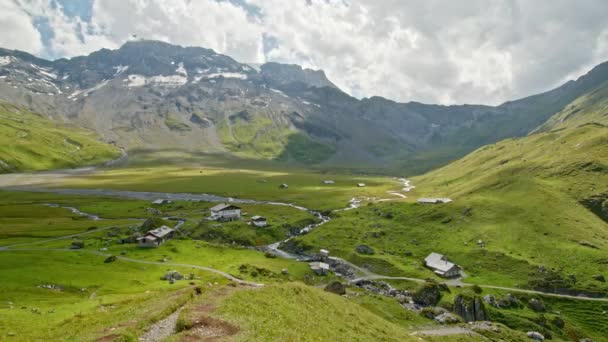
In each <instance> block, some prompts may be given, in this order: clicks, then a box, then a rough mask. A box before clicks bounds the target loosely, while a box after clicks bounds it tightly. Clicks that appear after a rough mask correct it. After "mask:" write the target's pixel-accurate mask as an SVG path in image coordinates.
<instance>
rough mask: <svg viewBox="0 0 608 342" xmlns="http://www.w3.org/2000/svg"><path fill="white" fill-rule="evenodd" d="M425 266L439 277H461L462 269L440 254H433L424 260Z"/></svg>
mask: <svg viewBox="0 0 608 342" xmlns="http://www.w3.org/2000/svg"><path fill="white" fill-rule="evenodd" d="M424 265H425V266H426V267H428V268H430V269H431V270H433V271H434V272H435V274H437V275H438V276H441V277H444V278H451V277H457V276H459V275H460V267H459V266H458V265H456V264H454V263H451V262H449V261H448V259H447V258H446V257H445V256H443V255H441V254H439V253H431V254H429V256H427V257H426V258H425V259H424Z"/></svg>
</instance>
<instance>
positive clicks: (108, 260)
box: [103, 255, 116, 264]
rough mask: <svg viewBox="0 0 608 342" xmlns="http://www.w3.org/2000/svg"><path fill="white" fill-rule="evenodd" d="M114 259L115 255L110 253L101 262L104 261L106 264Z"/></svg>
mask: <svg viewBox="0 0 608 342" xmlns="http://www.w3.org/2000/svg"><path fill="white" fill-rule="evenodd" d="M114 261H116V256H115V255H110V256H109V257H107V258H106V260H104V261H103V262H105V263H106V264H108V263H111V262H114Z"/></svg>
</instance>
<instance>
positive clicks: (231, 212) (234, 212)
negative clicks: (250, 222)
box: [211, 203, 241, 221]
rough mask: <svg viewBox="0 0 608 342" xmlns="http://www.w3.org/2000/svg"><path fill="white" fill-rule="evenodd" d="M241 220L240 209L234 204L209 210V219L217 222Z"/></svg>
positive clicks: (224, 204)
mask: <svg viewBox="0 0 608 342" xmlns="http://www.w3.org/2000/svg"><path fill="white" fill-rule="evenodd" d="M240 218H241V208H239V207H237V206H236V205H234V204H226V203H222V204H218V205H216V206H215V207H213V208H211V219H214V220H218V221H234V220H238V219H240Z"/></svg>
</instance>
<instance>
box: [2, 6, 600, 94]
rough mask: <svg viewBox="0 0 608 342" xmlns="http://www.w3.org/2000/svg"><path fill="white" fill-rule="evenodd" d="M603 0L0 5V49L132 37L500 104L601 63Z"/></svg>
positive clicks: (370, 90)
mask: <svg viewBox="0 0 608 342" xmlns="http://www.w3.org/2000/svg"><path fill="white" fill-rule="evenodd" d="M606 13H608V1H605V0H577V1H570V0H534V1H531V0H530V1H528V0H466V1H453V0H424V1H418V0H373V1H372V0H366V1H363V0H0V32H2V34H0V47H4V48H9V49H18V50H24V51H27V52H30V53H32V54H35V55H37V56H41V57H43V58H47V59H56V58H61V57H68V58H69V57H73V56H78V55H83V54H88V53H90V52H92V51H95V50H99V49H101V48H110V49H115V48H118V47H120V46H121V45H122V44H124V43H125V42H126V41H128V40H131V39H155V40H162V41H166V42H169V43H174V44H179V45H183V46H202V47H206V48H211V49H214V50H215V51H217V52H219V53H223V54H227V55H229V56H231V57H233V58H235V59H236V60H238V61H240V62H244V63H264V62H269V61H273V62H281V63H294V64H300V65H302V66H304V67H307V68H312V69H322V70H324V71H325V73H326V74H327V76H328V77H329V78H330V80H331V81H332V82H334V83H335V84H336V85H338V86H339V87H340V88H341V89H343V90H344V91H346V92H347V93H349V94H351V95H353V96H356V97H358V98H362V97H371V96H376V95H377V96H384V97H386V98H389V99H392V100H395V101H400V102H408V101H419V102H425V103H439V104H463V103H480V104H490V105H492V104H499V103H502V102H504V101H508V100H513V99H517V98H521V97H525V96H528V95H532V94H535V93H539V92H542V91H546V90H549V89H551V88H553V87H555V86H558V85H560V84H562V83H564V82H565V81H567V80H570V79H575V78H577V77H579V76H580V75H582V74H584V73H585V72H587V71H588V70H589V69H591V68H592V67H593V66H595V65H597V64H599V63H601V62H604V61H608V20H606V18H607V17H606Z"/></svg>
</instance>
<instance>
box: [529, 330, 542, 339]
mask: <svg viewBox="0 0 608 342" xmlns="http://www.w3.org/2000/svg"><path fill="white" fill-rule="evenodd" d="M526 336H528V337H529V338H531V339H533V340H534V341H544V340H545V336H543V334H541V333H539V332H538V331H528V332H527V333H526Z"/></svg>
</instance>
